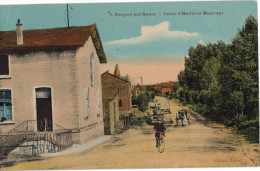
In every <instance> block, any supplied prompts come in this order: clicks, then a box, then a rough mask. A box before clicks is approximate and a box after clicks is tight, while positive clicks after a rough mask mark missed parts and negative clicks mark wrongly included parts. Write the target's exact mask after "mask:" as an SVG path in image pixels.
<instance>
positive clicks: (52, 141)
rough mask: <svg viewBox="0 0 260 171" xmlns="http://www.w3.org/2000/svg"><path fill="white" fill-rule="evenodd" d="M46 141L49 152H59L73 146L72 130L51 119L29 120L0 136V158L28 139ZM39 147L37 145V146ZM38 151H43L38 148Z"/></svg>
mask: <svg viewBox="0 0 260 171" xmlns="http://www.w3.org/2000/svg"><path fill="white" fill-rule="evenodd" d="M42 140H44V141H46V142H48V144H49V147H51V148H49V149H50V150H48V152H57V151H61V150H63V149H66V148H68V147H70V146H72V144H73V142H72V131H71V130H69V129H65V128H63V127H62V126H60V125H57V124H53V123H52V122H51V121H49V120H47V119H44V120H43V121H40V122H39V121H38V122H37V121H35V120H27V121H24V122H22V123H21V124H19V125H18V126H17V127H15V128H14V129H12V130H11V131H9V132H8V133H6V134H4V135H1V136H0V158H1V156H3V155H6V154H7V153H9V152H11V151H12V150H13V149H15V148H16V147H18V146H20V145H21V144H22V143H24V142H26V141H42ZM36 148H37V146H36ZM38 151H40V152H41V151H42V150H40V149H38Z"/></svg>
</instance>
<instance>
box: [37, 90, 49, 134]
mask: <svg viewBox="0 0 260 171" xmlns="http://www.w3.org/2000/svg"><path fill="white" fill-rule="evenodd" d="M36 111H37V130H38V131H52V130H53V123H52V100H51V89H50V88H37V89H36Z"/></svg>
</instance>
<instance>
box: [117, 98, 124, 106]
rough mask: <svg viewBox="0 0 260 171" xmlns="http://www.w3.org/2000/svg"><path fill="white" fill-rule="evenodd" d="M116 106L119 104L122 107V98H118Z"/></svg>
mask: <svg viewBox="0 0 260 171" xmlns="http://www.w3.org/2000/svg"><path fill="white" fill-rule="evenodd" d="M118 106H119V107H122V106H123V101H122V99H119V100H118Z"/></svg>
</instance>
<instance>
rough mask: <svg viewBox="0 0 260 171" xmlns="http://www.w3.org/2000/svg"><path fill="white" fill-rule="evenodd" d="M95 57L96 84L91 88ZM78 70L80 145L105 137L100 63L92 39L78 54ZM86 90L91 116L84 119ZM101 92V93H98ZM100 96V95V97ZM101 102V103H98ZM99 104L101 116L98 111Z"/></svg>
mask: <svg viewBox="0 0 260 171" xmlns="http://www.w3.org/2000/svg"><path fill="white" fill-rule="evenodd" d="M91 54H93V55H94V84H93V86H91V81H90V56H91ZM76 60H77V69H78V72H77V73H78V75H77V77H78V100H77V101H78V119H79V130H78V131H79V133H80V143H84V142H86V141H87V140H89V139H92V138H94V137H97V136H100V135H104V123H103V107H102V106H103V105H102V89H101V73H100V71H99V66H100V65H101V64H100V62H99V58H98V55H97V53H96V49H95V47H94V45H93V42H92V38H91V37H89V39H88V40H87V41H86V43H85V45H84V47H82V48H80V49H79V50H78V51H77V54H76ZM84 88H88V93H89V116H88V118H85V117H84V112H85V104H84V98H85V97H84ZM97 91H99V93H97ZM98 94H99V95H98ZM97 101H99V102H97ZM97 103H99V106H100V107H99V111H100V112H99V114H98V109H97Z"/></svg>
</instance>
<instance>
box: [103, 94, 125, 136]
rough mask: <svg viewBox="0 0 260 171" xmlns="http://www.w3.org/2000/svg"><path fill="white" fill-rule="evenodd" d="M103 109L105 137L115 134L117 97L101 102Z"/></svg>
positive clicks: (117, 113) (117, 120) (117, 115)
mask: <svg viewBox="0 0 260 171" xmlns="http://www.w3.org/2000/svg"><path fill="white" fill-rule="evenodd" d="M103 108H104V131H105V134H106V135H110V134H112V135H113V134H115V133H116V126H121V125H118V122H119V112H118V96H116V97H115V98H114V99H112V100H106V101H104V102H103Z"/></svg>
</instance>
